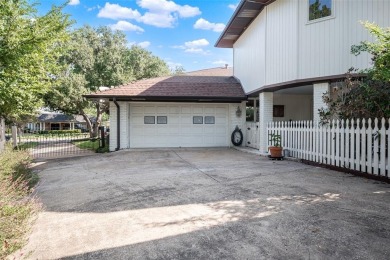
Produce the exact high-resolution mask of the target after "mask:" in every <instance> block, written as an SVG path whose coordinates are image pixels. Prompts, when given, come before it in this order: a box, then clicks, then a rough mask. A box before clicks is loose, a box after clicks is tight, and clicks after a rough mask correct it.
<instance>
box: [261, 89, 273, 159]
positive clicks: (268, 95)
mask: <svg viewBox="0 0 390 260" xmlns="http://www.w3.org/2000/svg"><path fill="white" fill-rule="evenodd" d="M273 105H274V93H273V92H262V93H260V94H259V125H260V131H259V132H260V142H259V145H260V152H262V153H266V152H267V150H268V145H267V142H268V135H267V123H268V122H271V121H272V120H273Z"/></svg>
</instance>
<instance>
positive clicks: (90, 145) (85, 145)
mask: <svg viewBox="0 0 390 260" xmlns="http://www.w3.org/2000/svg"><path fill="white" fill-rule="evenodd" d="M72 143H73V144H74V145H76V146H77V147H78V148H80V149H88V150H94V151H96V149H98V148H99V140H95V141H91V140H85V141H73V142H72Z"/></svg>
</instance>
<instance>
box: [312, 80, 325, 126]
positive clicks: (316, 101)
mask: <svg viewBox="0 0 390 260" xmlns="http://www.w3.org/2000/svg"><path fill="white" fill-rule="evenodd" d="M328 91H329V83H328V82H324V83H317V84H313V121H317V122H318V121H319V120H320V115H319V113H318V109H321V108H325V107H326V104H325V103H324V101H323V100H322V96H323V95H324V94H325V93H326V92H328Z"/></svg>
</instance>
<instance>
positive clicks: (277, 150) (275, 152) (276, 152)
mask: <svg viewBox="0 0 390 260" xmlns="http://www.w3.org/2000/svg"><path fill="white" fill-rule="evenodd" d="M268 149H269V152H270V154H271V157H274V158H279V157H282V151H283V147H276V146H270V147H268Z"/></svg>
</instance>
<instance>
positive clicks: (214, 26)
mask: <svg viewBox="0 0 390 260" xmlns="http://www.w3.org/2000/svg"><path fill="white" fill-rule="evenodd" d="M194 28H195V29H202V30H212V31H214V32H222V31H223V29H225V25H224V24H223V23H210V22H209V21H207V20H205V19H203V18H200V19H198V20H197V21H196V23H195V24H194Z"/></svg>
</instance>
